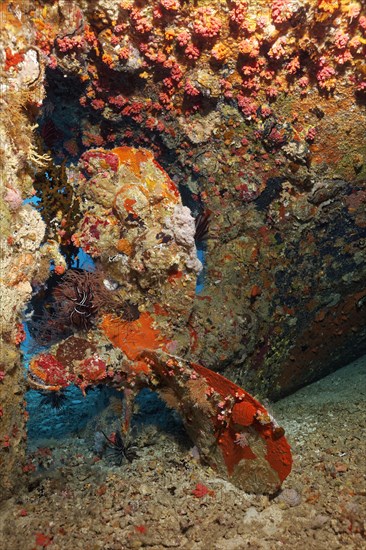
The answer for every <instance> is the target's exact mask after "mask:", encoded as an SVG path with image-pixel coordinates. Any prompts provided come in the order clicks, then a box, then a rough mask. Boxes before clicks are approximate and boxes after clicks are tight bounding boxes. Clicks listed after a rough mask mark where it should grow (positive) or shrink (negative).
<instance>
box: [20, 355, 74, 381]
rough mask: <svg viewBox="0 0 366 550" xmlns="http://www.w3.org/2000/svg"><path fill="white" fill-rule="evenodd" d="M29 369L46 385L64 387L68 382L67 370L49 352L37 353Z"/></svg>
mask: <svg viewBox="0 0 366 550" xmlns="http://www.w3.org/2000/svg"><path fill="white" fill-rule="evenodd" d="M29 369H30V372H32V373H33V374H34V375H35V376H37V378H39V379H40V380H41V381H43V383H44V384H45V385H46V386H55V387H56V386H57V387H60V386H61V387H66V386H68V385H69V383H70V380H69V377H68V372H67V370H66V369H65V368H64V366H63V365H62V363H60V362H59V361H57V359H56V358H55V357H54V356H53V355H51V354H49V353H42V354H40V355H38V356H37V358H36V359H34V360H33V361H31V364H30V366H29Z"/></svg>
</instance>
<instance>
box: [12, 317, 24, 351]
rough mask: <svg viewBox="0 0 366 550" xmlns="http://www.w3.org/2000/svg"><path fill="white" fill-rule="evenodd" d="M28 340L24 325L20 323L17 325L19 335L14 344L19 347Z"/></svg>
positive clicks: (17, 334)
mask: <svg viewBox="0 0 366 550" xmlns="http://www.w3.org/2000/svg"><path fill="white" fill-rule="evenodd" d="M25 339H26V334H25V330H24V327H23V323H19V324H18V325H17V333H16V335H15V338H14V343H15V345H16V346H19V345H20V344H21V343H22V342H24V340H25Z"/></svg>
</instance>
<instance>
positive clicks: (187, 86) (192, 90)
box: [184, 80, 200, 97]
mask: <svg viewBox="0 0 366 550" xmlns="http://www.w3.org/2000/svg"><path fill="white" fill-rule="evenodd" d="M184 91H185V92H186V94H188V95H190V96H192V97H195V96H198V95H200V91H199V90H197V88H195V87H194V86H193V84H192V83H191V81H190V80H187V82H186V84H185V86H184Z"/></svg>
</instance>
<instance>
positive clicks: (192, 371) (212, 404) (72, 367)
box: [28, 147, 291, 493]
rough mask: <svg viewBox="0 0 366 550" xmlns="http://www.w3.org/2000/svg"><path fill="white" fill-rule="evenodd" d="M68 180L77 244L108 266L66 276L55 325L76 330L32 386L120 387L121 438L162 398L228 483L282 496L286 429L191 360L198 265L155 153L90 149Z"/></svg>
mask: <svg viewBox="0 0 366 550" xmlns="http://www.w3.org/2000/svg"><path fill="white" fill-rule="evenodd" d="M69 179H70V182H71V183H72V184H73V185H74V189H75V193H76V194H79V195H80V199H81V200H80V205H81V208H82V210H83V212H82V219H81V220H80V223H79V226H78V228H77V231H76V233H75V234H74V235H73V242H74V244H75V245H77V246H81V247H82V248H83V249H84V250H85V251H86V252H88V253H89V254H91V255H92V256H93V257H94V259H95V260H96V262H97V263H98V266H99V267H100V269H99V271H97V272H96V273H95V275H93V274H90V275H89V274H85V273H84V274H83V273H77V272H74V273H70V272H69V274H66V275H65V277H64V279H63V282H61V283H60V285H59V287H58V288H57V287H56V289H55V291H54V302H53V315H54V317H56V319H53V325H52V326H54V327H57V326H62V327H65V325H66V326H67V328H68V331H66V332H65V331H64V333H63V334H60V339H61V341H59V342H58V343H56V344H54V345H52V346H51V347H50V348H49V350H48V351H47V352H46V353H41V354H39V355H37V356H35V357H34V358H33V359H32V361H31V363H30V367H29V374H28V379H29V382H30V384H31V385H32V386H33V387H35V388H36V389H41V390H45V389H48V390H50V391H57V390H59V389H61V388H64V387H67V386H68V385H70V384H75V385H77V386H79V387H80V389H81V390H82V391H83V392H84V393H85V390H86V388H87V387H88V386H92V385H96V384H100V383H105V384H108V385H110V386H112V387H114V388H116V389H118V390H121V391H124V392H125V396H126V403H127V407H126V416H125V418H124V429H125V430H128V427H129V420H130V416H129V415H130V411H131V410H132V403H131V401H132V400H133V399H134V397H135V396H136V394H137V392H138V391H139V390H140V389H141V388H143V387H148V388H151V389H153V390H157V391H158V392H159V393H160V394H161V395H162V397H163V398H164V399H165V401H166V402H167V404H168V405H169V406H171V407H174V408H175V409H177V410H178V411H179V412H180V414H181V415H182V419H183V422H184V425H185V427H186V429H187V432H188V433H189V435H190V436H191V438H192V441H193V442H194V443H195V445H197V447H198V448H199V450H200V453H201V456H202V457H203V459H204V460H205V461H206V462H207V463H209V464H210V465H212V467H214V468H215V469H216V470H217V472H218V473H219V474H220V475H222V476H224V477H226V478H228V479H230V480H231V481H232V482H233V483H234V484H235V485H237V486H238V487H241V488H243V489H245V490H247V491H251V492H265V493H271V492H274V491H276V490H277V489H278V488H279V487H280V485H281V483H282V481H283V480H284V479H285V478H286V476H287V475H288V474H289V472H290V470H291V453H290V447H289V445H288V443H287V441H286V439H285V437H284V432H283V430H282V429H281V428H279V427H278V426H277V424H276V423H275V421H274V420H273V419H272V417H271V416H270V415H269V414H268V412H267V411H266V409H265V408H264V407H263V406H262V405H261V404H260V403H259V402H258V401H256V400H255V399H254V398H253V397H251V396H250V395H249V394H248V393H247V392H245V391H244V390H243V389H241V388H240V387H238V386H236V385H235V384H234V383H232V382H230V381H229V380H227V379H226V378H224V377H223V376H221V375H219V374H217V373H215V372H212V371H210V370H208V369H206V368H204V367H203V366H201V365H198V364H196V363H193V362H191V361H189V359H187V358H186V357H187V355H188V353H189V344H190V334H189V330H188V326H189V319H190V314H191V312H192V307H193V302H194V296H195V284H196V275H197V273H198V272H199V269H200V263H199V262H198V260H197V255H196V249H195V224H194V219H193V217H192V216H191V214H190V211H189V209H188V208H187V207H184V206H183V205H182V203H181V199H180V195H179V192H178V190H177V188H176V186H175V184H174V183H173V182H172V180H171V179H170V178H169V177H168V175H167V174H166V173H165V172H164V171H163V169H162V168H161V167H160V166H159V165H158V164H157V162H156V161H155V160H154V158H153V155H152V153H151V152H149V151H147V150H143V149H140V150H138V149H133V148H129V147H121V148H118V149H113V150H112V151H105V150H102V149H96V150H91V151H88V152H86V153H85V154H84V155H83V156H82V157H81V161H80V163H79V166H78V167H77V168H75V169H74V170H73V171H71V172H70V174H69ZM47 324H48V325H49V322H48V320H47ZM70 332H71V334H70ZM181 357H184V359H183V358H181Z"/></svg>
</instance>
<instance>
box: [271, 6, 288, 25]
mask: <svg viewBox="0 0 366 550" xmlns="http://www.w3.org/2000/svg"><path fill="white" fill-rule="evenodd" d="M271 14H272V20H273V22H274V23H276V24H277V25H279V24H281V23H284V22H285V21H288V20H289V19H290V18H291V16H292V11H291V7H290V4H289V2H288V0H272V6H271Z"/></svg>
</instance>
